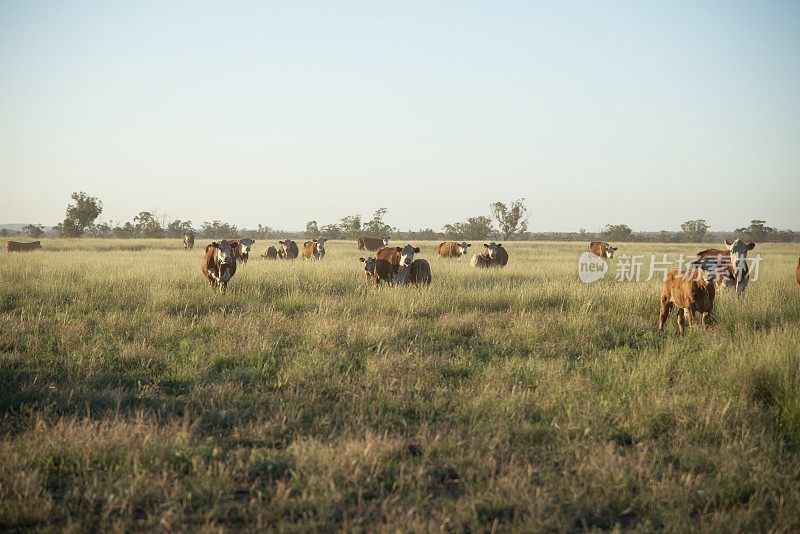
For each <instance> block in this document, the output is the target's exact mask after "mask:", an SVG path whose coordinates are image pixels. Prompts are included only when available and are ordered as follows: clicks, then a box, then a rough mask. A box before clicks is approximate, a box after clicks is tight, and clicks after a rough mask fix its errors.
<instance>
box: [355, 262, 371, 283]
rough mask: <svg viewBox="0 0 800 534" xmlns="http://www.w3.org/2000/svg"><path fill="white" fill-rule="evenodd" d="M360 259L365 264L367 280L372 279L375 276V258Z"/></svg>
mask: <svg viewBox="0 0 800 534" xmlns="http://www.w3.org/2000/svg"><path fill="white" fill-rule="evenodd" d="M358 261H360V262H361V263H363V264H364V277H365V278H366V279H367V282H369V281H371V280H372V277H373V276H375V258H358Z"/></svg>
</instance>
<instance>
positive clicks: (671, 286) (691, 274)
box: [658, 267, 716, 334]
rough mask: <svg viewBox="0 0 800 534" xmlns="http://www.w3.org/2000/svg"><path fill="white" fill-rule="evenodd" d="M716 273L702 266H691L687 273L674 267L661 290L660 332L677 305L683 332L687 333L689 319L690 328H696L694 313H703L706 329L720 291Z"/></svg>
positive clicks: (681, 331) (679, 330) (680, 328)
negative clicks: (701, 267)
mask: <svg viewBox="0 0 800 534" xmlns="http://www.w3.org/2000/svg"><path fill="white" fill-rule="evenodd" d="M713 276H714V275H713V273H710V272H707V271H704V270H703V269H700V268H698V267H691V268H690V269H689V270H688V271H685V272H680V271H679V270H678V269H670V271H669V272H668V273H667V277H666V278H665V279H664V284H663V286H662V289H661V306H660V308H659V317H658V331H659V333H663V332H664V323H665V322H666V320H667V316H668V315H669V314H670V312H671V311H672V308H673V306H677V307H678V332H679V333H680V334H684V333H685V320H686V319H688V321H689V328H691V327H692V325H693V323H694V312H700V313H701V322H702V325H703V328H706V327H707V326H708V321H709V318H710V316H711V310H712V308H713V307H714V295H715V292H716V289H715V287H714V283H713Z"/></svg>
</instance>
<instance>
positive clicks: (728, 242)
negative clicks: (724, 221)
mask: <svg viewBox="0 0 800 534" xmlns="http://www.w3.org/2000/svg"><path fill="white" fill-rule="evenodd" d="M732 244H733V243H731V242H730V241H728V240H727V239H726V240H725V246H726V247H729V246H731V245H732Z"/></svg>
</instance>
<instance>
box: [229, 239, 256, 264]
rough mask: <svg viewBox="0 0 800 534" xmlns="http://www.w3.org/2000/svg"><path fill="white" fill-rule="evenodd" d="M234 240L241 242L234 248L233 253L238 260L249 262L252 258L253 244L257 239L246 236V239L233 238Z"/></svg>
mask: <svg viewBox="0 0 800 534" xmlns="http://www.w3.org/2000/svg"><path fill="white" fill-rule="evenodd" d="M234 241H235V242H237V243H239V246H238V247H236V248H235V249H233V255H234V256H235V257H236V261H237V262H239V263H247V260H249V259H250V247H252V246H253V243H255V242H256V240H255V239H250V238H249V237H245V238H244V239H238V240H231V243H233V242H234Z"/></svg>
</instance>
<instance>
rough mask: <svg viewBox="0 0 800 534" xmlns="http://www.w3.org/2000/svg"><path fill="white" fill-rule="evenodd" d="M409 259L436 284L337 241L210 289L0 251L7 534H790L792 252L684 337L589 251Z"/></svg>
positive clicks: (171, 276)
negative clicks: (488, 265)
mask: <svg viewBox="0 0 800 534" xmlns="http://www.w3.org/2000/svg"><path fill="white" fill-rule="evenodd" d="M204 243H205V241H202V240H198V244H201V245H202V244H204ZM0 244H2V245H4V243H0ZM415 244H418V245H420V246H421V247H422V249H423V250H422V253H421V254H420V257H423V258H426V259H428V260H429V261H430V263H431V268H432V272H433V284H432V285H431V287H430V288H429V289H417V288H412V287H403V288H388V287H387V288H381V289H375V288H374V287H371V286H367V285H366V283H365V282H364V279H363V275H362V272H361V270H360V264H359V263H358V260H357V258H358V257H359V255H363V253H359V252H358V251H357V250H356V247H355V244H354V243H353V242H340V241H334V242H329V243H328V244H327V249H328V255H327V257H326V258H325V260H324V261H323V262H319V263H311V262H302V261H293V262H290V261H280V262H268V261H266V260H262V259H261V258H258V257H255V258H254V259H253V260H251V262H250V263H249V264H247V265H246V266H244V267H240V268H239V270H238V271H237V274H236V276H235V277H234V278H233V280H232V282H231V284H230V286H229V290H228V293H227V294H225V295H219V294H215V293H214V292H212V290H211V289H210V287H209V286H208V284H207V282H206V281H205V280H204V279H203V278H202V275H201V273H200V260H201V256H202V246H199V247H197V248H195V250H194V251H192V252H186V251H183V250H182V249H181V248H180V243H178V242H173V241H159V240H152V241H147V240H142V241H115V240H51V241H47V240H45V241H43V246H44V250H42V251H37V252H32V253H16V254H8V253H5V252H3V253H0V277H2V280H3V285H2V288H0V530H6V529H12V530H14V529H23V528H45V529H52V528H57V529H59V530H60V529H65V530H72V531H86V530H88V529H99V530H109V529H119V530H123V529H124V530H153V529H185V530H194V529H197V528H201V527H207V528H211V529H215V528H222V529H249V530H262V529H268V528H271V529H281V530H306V529H322V530H338V529H345V530H367V531H376V530H395V529H401V530H422V531H427V530H438V529H444V530H453V531H464V530H473V531H474V530H493V529H499V530H512V529H525V530H534V531H541V530H546V531H551V530H556V531H562V530H568V531H574V530H578V531H580V530H584V529H589V530H592V529H608V528H621V529H627V528H635V529H640V530H657V529H665V530H668V531H672V532H676V531H690V530H704V531H721V532H731V531H775V532H792V531H794V532H797V531H798V530H800V287H798V285H797V283H796V281H795V280H794V268H795V265H796V264H797V257H798V254H800V249H799V248H798V245H770V244H764V245H762V244H759V245H758V246H757V247H756V249H755V250H754V251H753V253H761V255H762V256H763V258H764V259H763V261H762V263H761V266H760V280H758V281H757V282H753V283H751V284H750V287H749V288H748V290H747V293H746V295H745V297H744V298H741V299H739V298H737V297H736V296H735V295H734V293H733V292H732V291H730V290H728V291H722V292H721V293H720V294H718V298H717V301H716V304H715V309H714V315H713V319H712V320H713V326H712V328H711V329H710V330H709V331H701V330H699V329H696V330H692V331H690V332H688V333H687V335H686V336H685V337H679V336H678V335H677V333H676V328H675V314H674V312H673V315H672V317H670V320H669V323H668V327H667V333H666V334H665V335H664V336H659V335H658V334H657V331H656V326H657V320H658V298H659V292H660V282H659V281H657V280H655V281H650V282H639V283H636V282H615V281H614V280H611V279H604V280H601V281H599V282H596V283H595V284H592V285H584V284H582V283H581V282H579V281H578V278H577V258H578V256H579V254H580V253H581V252H583V251H584V249H585V244H584V243H508V244H507V249H508V251H509V255H510V258H511V259H510V263H509V265H508V267H507V268H506V269H503V270H492V271H477V270H475V269H471V268H470V267H469V263H468V259H466V258H464V259H461V260H459V261H450V262H445V261H443V260H439V259H438V258H436V257H435V254H434V247H435V244H434V243H432V242H428V243H415ZM265 247H266V244H265V243H263V242H258V243H256V245H255V247H254V253H256V254H257V253H260V252H262V251H263V250H264V248H265ZM473 248H474V247H473ZM702 248H707V246H704V245H678V244H669V245H660V244H652V243H648V244H626V243H623V244H621V246H620V250H619V252H618V254H625V253H627V254H634V253H636V254H646V255H647V256H648V257H649V255H650V254H651V253H658V254H659V259H660V254H661V253H663V252H667V253H670V254H672V255H673V256H675V255H677V254H680V253H683V254H693V253H694V252H697V251H698V250H700V249H702ZM617 261H618V260H612V262H611V265H612V271H613V269H614V265H615V264H616V262H617Z"/></svg>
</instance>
